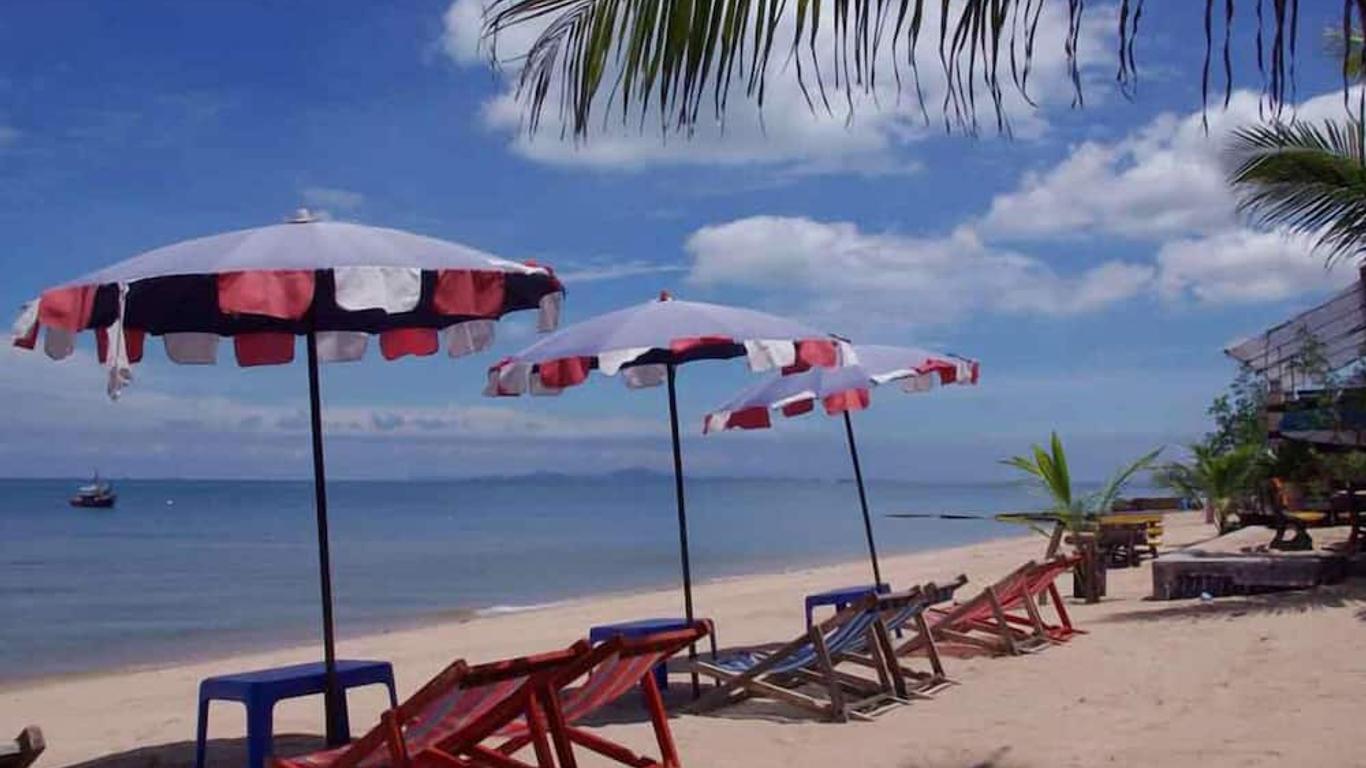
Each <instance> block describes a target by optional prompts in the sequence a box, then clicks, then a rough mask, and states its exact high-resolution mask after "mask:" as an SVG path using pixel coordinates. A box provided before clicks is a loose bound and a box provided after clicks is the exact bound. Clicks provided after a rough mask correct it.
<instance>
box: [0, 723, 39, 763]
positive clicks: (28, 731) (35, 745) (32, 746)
mask: <svg viewBox="0 0 1366 768" xmlns="http://www.w3.org/2000/svg"><path fill="white" fill-rule="evenodd" d="M44 749H47V742H45V741H43V731H42V729H40V728H39V727H38V726H36V725H30V726H29V727H27V728H25V729H24V730H22V731H20V732H19V735H18V736H15V737H14V740H13V741H3V742H0V768H28V766H30V765H33V761H34V760H37V759H38V756H39V755H41V754H43V750H44Z"/></svg>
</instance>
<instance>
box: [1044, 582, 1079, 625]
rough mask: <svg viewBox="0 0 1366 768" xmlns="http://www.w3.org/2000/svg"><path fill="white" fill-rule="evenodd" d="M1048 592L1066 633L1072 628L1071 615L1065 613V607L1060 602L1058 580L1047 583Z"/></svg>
mask: <svg viewBox="0 0 1366 768" xmlns="http://www.w3.org/2000/svg"><path fill="white" fill-rule="evenodd" d="M1048 594H1049V595H1050V596H1052V598H1053V608H1054V610H1056V611H1057V612H1058V621H1060V622H1062V626H1063V629H1064V630H1066V631H1067V632H1068V633H1071V632H1072V631H1073V629H1072V617H1071V616H1069V615H1067V608H1066V607H1064V606H1063V604H1062V595H1061V594H1059V592H1058V582H1056V581H1054V582H1052V583H1051V584H1049V585H1048Z"/></svg>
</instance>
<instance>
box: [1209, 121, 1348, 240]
mask: <svg viewBox="0 0 1366 768" xmlns="http://www.w3.org/2000/svg"><path fill="white" fill-rule="evenodd" d="M1230 151H1231V156H1232V159H1233V160H1234V164H1235V167H1234V169H1233V172H1232V173H1231V174H1230V176H1229V183H1230V184H1232V186H1233V189H1234V192H1235V193H1236V194H1237V195H1238V198H1239V199H1238V204H1239V208H1240V209H1241V210H1242V211H1243V212H1244V213H1245V214H1247V215H1248V216H1249V217H1250V218H1251V219H1253V220H1254V221H1255V222H1257V223H1259V224H1261V225H1264V226H1271V227H1281V228H1284V229H1287V230H1290V231H1292V232H1297V233H1300V234H1304V235H1307V236H1309V237H1312V238H1314V241H1315V247H1316V248H1317V249H1318V250H1319V251H1321V252H1322V253H1324V254H1325V256H1326V257H1327V261H1328V263H1329V264H1330V265H1331V264H1333V263H1335V262H1337V261H1339V260H1341V259H1344V258H1350V257H1358V258H1360V257H1361V256H1362V255H1363V254H1366V155H1364V154H1363V153H1362V123H1361V121H1360V120H1349V121H1344V122H1339V121H1331V120H1330V121H1325V122H1322V123H1317V124H1315V123H1291V124H1279V123H1276V124H1270V125H1257V126H1250V127H1246V128H1241V129H1239V130H1237V131H1235V132H1234V135H1233V141H1232V145H1231V148H1230Z"/></svg>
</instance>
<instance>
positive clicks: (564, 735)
mask: <svg viewBox="0 0 1366 768" xmlns="http://www.w3.org/2000/svg"><path fill="white" fill-rule="evenodd" d="M536 695H537V696H538V697H540V698H541V700H542V701H543V702H544V703H545V714H546V719H547V720H548V721H549V726H550V738H551V740H552V741H553V742H554V743H555V754H556V755H557V756H558V757H559V758H560V768H577V766H578V764H579V763H578V760H577V759H576V758H575V757H574V745H573V744H572V743H571V742H570V736H569V724H568V723H567V722H565V719H564V711H563V710H562V709H560V697H559V694H558V693H557V692H556V691H553V690H551V689H549V688H542V689H540V690H538V691H537V692H536Z"/></svg>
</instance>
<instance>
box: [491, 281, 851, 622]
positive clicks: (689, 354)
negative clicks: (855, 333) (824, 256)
mask: <svg viewBox="0 0 1366 768" xmlns="http://www.w3.org/2000/svg"><path fill="white" fill-rule="evenodd" d="M846 347H847V344H845V343H844V342H841V341H838V340H834V339H832V338H831V337H830V336H829V335H828V334H825V333H822V332H821V331H818V330H816V329H815V328H812V327H810V326H807V325H805V324H803V323H799V322H795V321H793V320H788V319H786V318H782V317H778V316H775V315H770V314H767V313H764V312H757V311H755V310H751V309H743V308H740V307H729V306H724V305H721V304H706V303H702V302H695V301H678V300H675V299H673V298H671V297H670V296H669V295H668V294H667V293H662V294H660V297H659V300H658V301H650V302H646V303H644V304H637V305H635V306H632V307H627V308H626V309H620V310H617V311H615V312H608V313H607V314H604V315H599V316H597V317H594V318H591V319H588V320H585V321H583V322H581V323H577V324H575V325H571V326H568V327H565V328H563V329H561V330H560V331H557V332H555V333H552V334H550V335H549V336H546V337H545V338H544V339H541V340H540V341H538V342H537V343H535V344H533V345H531V346H530V347H528V348H526V349H525V350H523V351H521V352H519V353H517V354H515V355H513V356H511V357H508V358H505V359H504V360H502V361H500V362H499V363H497V364H496V365H494V366H493V367H491V368H490V369H489V379H488V386H487V388H486V389H485V390H484V394H486V395H490V396H511V395H522V394H532V395H554V394H559V393H560V392H561V391H563V390H564V389H566V388H568V387H572V386H576V385H578V384H582V383H583V382H584V381H585V380H587V378H588V376H589V374H590V373H591V372H592V371H597V372H598V373H600V374H603V375H607V376H615V375H618V374H620V375H621V377H622V378H623V379H624V380H625V383H626V386H628V387H630V388H633V389H635V388H640V387H651V386H658V385H659V384H667V386H668V393H669V426H670V429H671V432H672V437H673V462H674V498H675V501H676V504H677V508H678V544H679V557H680V560H681V564H682V570H683V605H684V611H685V613H686V616H687V619H688V621H692V620H693V601H692V566H691V563H690V561H689V556H688V517H687V507H686V504H685V502H684V494H683V455H682V451H681V448H680V443H679V432H678V398H677V390H676V386H675V379H676V371H677V368H678V366H680V365H683V364H684V363H690V362H693V361H697V360H726V359H733V358H744V359H745V360H746V362H747V363H748V365H749V368H750V370H752V371H765V370H775V369H787V370H804V369H808V368H823V367H834V366H838V365H840V364H841V363H842V362H844V360H845V356H846Z"/></svg>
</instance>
